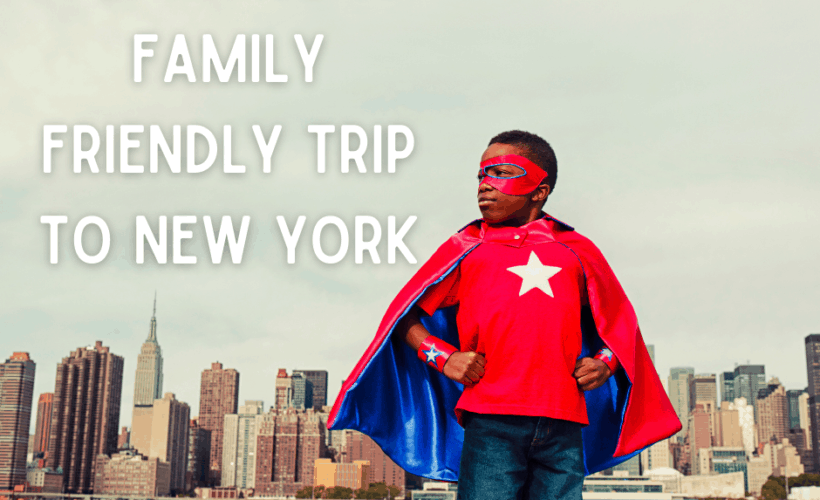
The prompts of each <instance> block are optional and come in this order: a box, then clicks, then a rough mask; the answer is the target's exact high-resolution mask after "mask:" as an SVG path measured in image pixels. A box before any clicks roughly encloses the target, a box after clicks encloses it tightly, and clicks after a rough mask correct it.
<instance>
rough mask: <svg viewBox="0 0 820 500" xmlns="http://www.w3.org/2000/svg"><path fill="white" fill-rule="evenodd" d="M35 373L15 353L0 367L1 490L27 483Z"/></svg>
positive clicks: (24, 358)
mask: <svg viewBox="0 0 820 500" xmlns="http://www.w3.org/2000/svg"><path fill="white" fill-rule="evenodd" d="M34 369H35V365H34V361H32V360H31V358H30V357H29V355H28V353H27V352H15V353H13V354H12V355H11V357H10V358H9V359H7V360H6V362H5V363H0V490H10V489H12V488H14V487H15V486H17V485H19V484H25V482H26V451H28V439H29V434H28V430H29V425H31V400H32V397H33V396H34Z"/></svg>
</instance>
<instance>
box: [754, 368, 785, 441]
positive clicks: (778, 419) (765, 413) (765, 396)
mask: <svg viewBox="0 0 820 500" xmlns="http://www.w3.org/2000/svg"><path fill="white" fill-rule="evenodd" d="M757 411H758V418H757V429H758V432H757V434H758V438H757V440H758V442H759V443H767V442H769V440H771V439H774V440H775V442H777V443H779V442H780V441H781V440H782V439H783V438H786V437H789V402H788V399H787V398H786V389H785V388H784V387H783V386H782V385H780V381H779V380H777V379H776V378H773V379H771V380H770V381H769V384H768V385H767V386H766V387H764V388H762V389H760V390H759V391H758V395H757Z"/></svg>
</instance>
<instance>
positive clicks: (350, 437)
mask: <svg viewBox="0 0 820 500" xmlns="http://www.w3.org/2000/svg"><path fill="white" fill-rule="evenodd" d="M341 459H342V460H341V461H342V462H343V463H353V462H355V461H359V460H366V461H368V462H370V471H369V474H370V477H369V478H368V484H370V483H385V484H387V485H388V486H389V485H393V486H396V487H398V488H401V489H404V479H405V472H404V469H402V468H401V467H399V466H398V465H396V463H395V462H393V461H392V460H391V459H390V457H388V456H387V455H386V454H385V453H384V452H383V451H382V449H381V448H379V445H377V444H376V442H375V441H373V440H372V439H370V437H369V436H367V435H366V434H362V433H361V432H358V431H353V430H346V431H345V445H344V448H343V450H342V454H341Z"/></svg>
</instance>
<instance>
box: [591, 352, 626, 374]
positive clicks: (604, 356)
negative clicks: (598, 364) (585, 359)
mask: <svg viewBox="0 0 820 500" xmlns="http://www.w3.org/2000/svg"><path fill="white" fill-rule="evenodd" d="M595 359H600V360H601V361H603V362H604V364H605V365H606V366H608V367H609V372H610V373H615V370H617V369H618V367H619V366H621V365H620V363H618V358H616V357H615V355H614V354H613V353H612V351H610V350H609V347H604V348H602V349H601V350H600V351H598V354H596V355H595Z"/></svg>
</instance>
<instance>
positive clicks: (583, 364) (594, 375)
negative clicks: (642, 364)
mask: <svg viewBox="0 0 820 500" xmlns="http://www.w3.org/2000/svg"><path fill="white" fill-rule="evenodd" d="M445 368H446V365H445ZM610 375H612V372H610V371H609V367H608V366H607V365H606V363H604V362H603V361H601V360H600V359H595V358H581V359H579V360H578V361H576V362H575V371H574V372H573V373H572V376H573V377H575V379H576V380H577V381H578V385H579V386H580V387H581V390H582V391H591V390H592V389H597V388H598V387H601V386H602V385H604V382H606V379H608V378H609V376H610Z"/></svg>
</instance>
